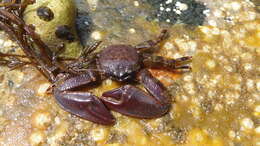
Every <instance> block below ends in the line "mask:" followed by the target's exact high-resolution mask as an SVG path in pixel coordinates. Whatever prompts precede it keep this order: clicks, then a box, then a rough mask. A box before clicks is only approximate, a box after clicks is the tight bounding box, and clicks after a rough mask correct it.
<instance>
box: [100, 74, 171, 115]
mask: <svg viewBox="0 0 260 146" xmlns="http://www.w3.org/2000/svg"><path fill="white" fill-rule="evenodd" d="M139 76H140V77H139V80H140V82H141V83H143V84H144V87H145V88H146V90H147V91H148V92H149V93H150V95H149V94H148V93H146V92H145V91H143V90H141V89H139V88H137V87H134V86H131V85H125V86H123V87H121V88H117V89H114V90H111V91H107V92H105V93H103V95H102V98H101V100H102V101H103V103H104V104H105V105H106V106H107V107H108V108H109V109H111V110H114V111H117V112H119V113H121V114H124V115H128V116H132V117H136V118H146V119H151V118H156V117H160V116H162V115H164V114H165V113H167V112H168V110H169V109H170V102H169V97H168V96H167V95H166V92H165V91H164V87H163V86H162V84H158V82H159V81H158V80H157V79H155V78H154V77H153V76H152V75H151V74H150V73H149V71H147V70H141V71H140V73H139Z"/></svg>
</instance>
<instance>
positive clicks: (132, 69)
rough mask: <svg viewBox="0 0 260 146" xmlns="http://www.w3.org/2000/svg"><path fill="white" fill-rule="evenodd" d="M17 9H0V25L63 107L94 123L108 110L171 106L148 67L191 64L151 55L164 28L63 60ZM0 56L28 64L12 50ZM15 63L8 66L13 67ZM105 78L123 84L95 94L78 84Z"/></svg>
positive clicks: (140, 114) (145, 114)
mask: <svg viewBox="0 0 260 146" xmlns="http://www.w3.org/2000/svg"><path fill="white" fill-rule="evenodd" d="M21 5H22V4H21ZM10 6H11V5H9V7H10ZM18 14H21V12H20V9H18V8H17V9H15V8H13V9H12V10H9V9H7V8H6V7H5V9H1V10H0V18H1V19H0V27H1V28H2V29H3V30H5V31H6V32H7V34H9V36H10V37H11V38H12V39H13V40H15V41H16V42H17V43H18V45H19V46H20V47H21V48H22V49H23V51H24V53H25V54H26V56H27V57H28V58H29V59H30V61H31V62H29V64H32V65H34V66H35V67H36V68H37V69H38V70H39V71H40V72H41V73H42V74H43V75H44V76H45V77H46V78H47V79H48V80H49V81H50V82H51V83H52V84H53V87H52V93H53V95H54V97H55V99H56V101H57V103H58V104H59V105H60V106H61V107H62V108H63V109H64V110H66V111H68V112H70V113H72V114H74V115H77V116H79V117H81V118H83V119H86V120H89V121H92V122H95V123H98V124H103V125H111V124H114V123H115V118H114V117H113V115H112V114H111V113H110V110H114V111H116V112H119V113H121V114H124V115H128V116H132V117H136V118H148V119H150V118H156V117H160V116H163V115H164V114H165V113H167V112H168V111H169V109H170V105H171V104H170V103H171V102H170V98H169V96H168V94H167V92H166V90H165V87H164V86H163V85H162V84H161V83H160V81H158V80H157V79H156V78H154V77H153V76H152V75H151V73H150V72H149V71H148V68H166V69H171V70H175V69H190V67H189V66H187V65H185V64H187V63H189V62H190V61H191V57H182V58H178V59H176V60H175V59H166V58H163V57H161V56H156V55H153V53H154V52H155V50H156V49H155V48H156V47H157V46H158V44H160V43H161V41H163V40H164V39H165V38H166V37H167V31H166V30H163V31H162V32H161V35H160V36H159V37H158V38H157V39H155V40H148V41H145V42H144V43H141V44H139V45H136V46H131V45H124V44H121V45H111V46H108V47H106V48H103V49H102V51H101V52H99V53H98V54H94V53H93V51H94V50H95V49H96V48H97V47H98V46H99V44H100V42H97V43H95V44H94V45H93V46H91V47H89V48H86V49H85V50H84V51H83V53H82V54H81V56H80V57H79V58H77V59H74V60H72V61H70V62H69V63H66V62H64V61H61V59H60V58H59V57H58V55H59V53H60V52H56V53H51V51H50V49H49V48H48V46H47V45H46V44H45V43H44V42H43V41H42V40H41V39H40V37H39V36H38V35H37V34H36V33H35V32H34V28H33V27H32V26H30V25H26V24H25V23H24V21H23V20H22V19H21V18H22V17H21V15H18ZM36 49H38V51H37V50H36ZM1 57H2V58H4V57H6V58H7V59H6V60H5V64H6V65H10V64H11V63H13V62H14V60H13V59H12V58H16V64H17V65H20V66H21V65H24V64H28V62H23V61H21V60H19V59H17V58H18V57H19V56H17V55H16V56H14V55H13V56H12V55H6V54H1ZM63 60H66V59H63ZM16 64H12V65H13V66H14V67H15V66H16ZM106 78H111V79H113V80H115V81H118V82H124V83H126V85H124V86H122V87H120V88H116V89H113V90H110V91H107V92H104V93H103V94H102V96H101V97H100V98H98V97H96V96H95V95H93V94H91V93H89V92H85V91H81V90H80V89H81V88H80V87H82V86H86V85H89V84H91V83H93V82H98V81H102V80H104V79H106ZM129 81H135V82H137V83H140V84H142V85H143V86H144V88H145V89H146V91H147V92H148V93H147V92H145V91H143V90H141V89H140V88H137V87H135V86H133V85H130V84H127V83H129Z"/></svg>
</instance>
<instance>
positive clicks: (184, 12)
mask: <svg viewBox="0 0 260 146" xmlns="http://www.w3.org/2000/svg"><path fill="white" fill-rule="evenodd" d="M147 1H148V3H150V4H151V5H152V6H153V7H154V8H155V9H156V10H155V16H154V17H156V18H157V19H158V20H159V21H162V22H167V23H170V24H175V23H185V24H190V25H202V24H203V22H204V19H205V17H206V16H205V14H204V13H203V11H205V10H206V9H207V8H206V6H205V5H203V4H202V3H199V2H196V1H194V0H147Z"/></svg>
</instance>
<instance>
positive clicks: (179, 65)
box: [143, 54, 192, 70]
mask: <svg viewBox="0 0 260 146" xmlns="http://www.w3.org/2000/svg"><path fill="white" fill-rule="evenodd" d="M143 58H144V59H143V63H144V66H146V67H148V68H165V69H172V70H174V69H191V67H190V66H187V65H186V64H188V63H190V62H191V60H192V57H191V56H185V57H181V58H177V59H168V58H164V57H161V56H151V55H150V54H143Z"/></svg>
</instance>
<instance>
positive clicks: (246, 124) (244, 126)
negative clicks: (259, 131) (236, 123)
mask: <svg viewBox="0 0 260 146" xmlns="http://www.w3.org/2000/svg"><path fill="white" fill-rule="evenodd" d="M240 125H241V130H243V131H245V130H252V129H253V128H254V122H253V121H252V120H251V119H250V118H244V119H242V120H241V122H240Z"/></svg>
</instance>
